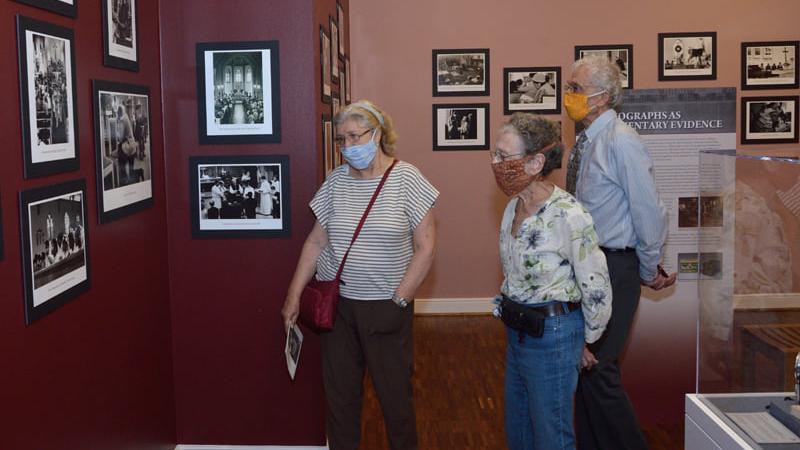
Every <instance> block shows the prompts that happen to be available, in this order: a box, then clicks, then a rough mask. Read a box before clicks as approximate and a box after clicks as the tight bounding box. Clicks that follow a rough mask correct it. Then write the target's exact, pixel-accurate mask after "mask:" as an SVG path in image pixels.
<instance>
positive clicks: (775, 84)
mask: <svg viewBox="0 0 800 450" xmlns="http://www.w3.org/2000/svg"><path fill="white" fill-rule="evenodd" d="M798 49H800V41H773V42H742V89H797V88H798V87H800V83H798V72H797V61H798V56H800V52H799V51H798Z"/></svg>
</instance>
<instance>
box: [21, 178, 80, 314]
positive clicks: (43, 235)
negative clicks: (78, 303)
mask: <svg viewBox="0 0 800 450" xmlns="http://www.w3.org/2000/svg"><path fill="white" fill-rule="evenodd" d="M19 199H20V202H19V205H20V235H21V239H22V278H23V283H24V286H23V287H24V289H23V290H24V293H25V295H24V302H25V323H26V324H28V325H30V324H31V323H33V322H34V321H36V320H39V319H40V318H42V317H43V316H45V315H47V314H49V313H51V312H53V311H54V310H55V309H56V308H58V307H60V306H62V305H64V304H65V303H67V302H68V301H70V300H72V299H74V298H75V297H77V296H78V295H80V294H81V293H83V292H86V291H87V290H88V289H89V229H88V222H89V221H88V220H86V219H87V217H86V211H87V208H86V180H85V179H79V180H74V181H69V182H66V183H61V184H56V185H52V186H46V187H42V188H36V189H29V190H25V191H22V192H21V193H20V195H19Z"/></svg>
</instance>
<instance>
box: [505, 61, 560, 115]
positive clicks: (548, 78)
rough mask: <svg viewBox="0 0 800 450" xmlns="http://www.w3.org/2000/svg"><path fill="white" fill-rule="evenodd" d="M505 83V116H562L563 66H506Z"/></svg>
mask: <svg viewBox="0 0 800 450" xmlns="http://www.w3.org/2000/svg"><path fill="white" fill-rule="evenodd" d="M503 83H505V89H504V90H503V113H504V114H513V113H515V112H517V111H525V112H537V113H543V114H561V92H560V91H561V67H506V68H504V69H503Z"/></svg>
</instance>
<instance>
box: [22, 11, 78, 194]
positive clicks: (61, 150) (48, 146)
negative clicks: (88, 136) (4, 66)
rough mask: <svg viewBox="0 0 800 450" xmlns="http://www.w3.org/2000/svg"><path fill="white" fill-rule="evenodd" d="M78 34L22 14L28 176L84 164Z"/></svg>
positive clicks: (23, 114) (24, 137)
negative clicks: (79, 116) (80, 134)
mask: <svg viewBox="0 0 800 450" xmlns="http://www.w3.org/2000/svg"><path fill="white" fill-rule="evenodd" d="M73 36H74V33H73V31H72V30H70V29H68V28H64V27H60V26H56V25H53V24H50V23H47V22H41V21H38V20H35V19H31V18H29V17H25V16H17V47H18V48H17V50H18V56H19V91H20V100H21V101H20V109H21V113H20V114H21V120H20V122H21V124H22V152H23V161H24V166H23V167H24V175H25V178H34V177H41V176H46V175H52V174H54V173H59V172H68V171H71V170H77V169H78V168H79V166H80V161H79V158H78V154H79V153H78V120H77V106H76V105H77V103H78V102H77V94H76V82H75V45H74V38H73Z"/></svg>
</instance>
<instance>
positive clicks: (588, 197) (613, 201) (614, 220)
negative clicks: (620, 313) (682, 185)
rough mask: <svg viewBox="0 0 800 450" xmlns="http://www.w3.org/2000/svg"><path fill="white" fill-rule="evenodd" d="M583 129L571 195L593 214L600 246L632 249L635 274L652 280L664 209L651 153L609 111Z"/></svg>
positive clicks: (660, 245)
mask: <svg viewBox="0 0 800 450" xmlns="http://www.w3.org/2000/svg"><path fill="white" fill-rule="evenodd" d="M585 133H586V137H587V141H586V144H585V146H584V149H583V153H582V158H581V165H580V168H579V169H578V183H577V185H576V189H575V196H576V197H577V198H578V200H579V201H580V202H581V203H582V204H583V205H584V206H585V207H586V209H588V210H589V213H590V214H591V215H592V218H593V219H594V224H595V228H596V229H597V235H598V237H599V239H600V246H602V247H607V248H615V249H620V248H625V247H633V248H635V249H636V254H637V255H638V256H639V276H640V277H641V278H642V279H643V280H646V281H650V280H653V279H654V278H655V277H656V274H657V273H658V272H657V269H656V265H657V264H658V263H659V262H660V261H661V256H662V255H661V251H662V248H663V247H664V241H665V240H666V238H667V213H666V210H665V208H664V205H663V204H662V203H661V201H660V200H659V198H658V191H657V190H656V183H655V177H654V175H653V161H652V160H651V159H650V154H649V153H648V151H647V148H645V146H644V142H642V139H641V138H640V137H639V135H638V134H637V133H636V131H634V130H633V129H632V128H631V127H629V126H628V125H627V124H626V123H625V122H623V121H622V119H620V118H619V117H617V113H616V112H615V111H614V110H608V111H606V112H604V113H603V114H601V115H600V116H599V117H598V118H597V119H595V121H594V122H592V123H591V125H589V127H588V128H587V129H586V130H585Z"/></svg>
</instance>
